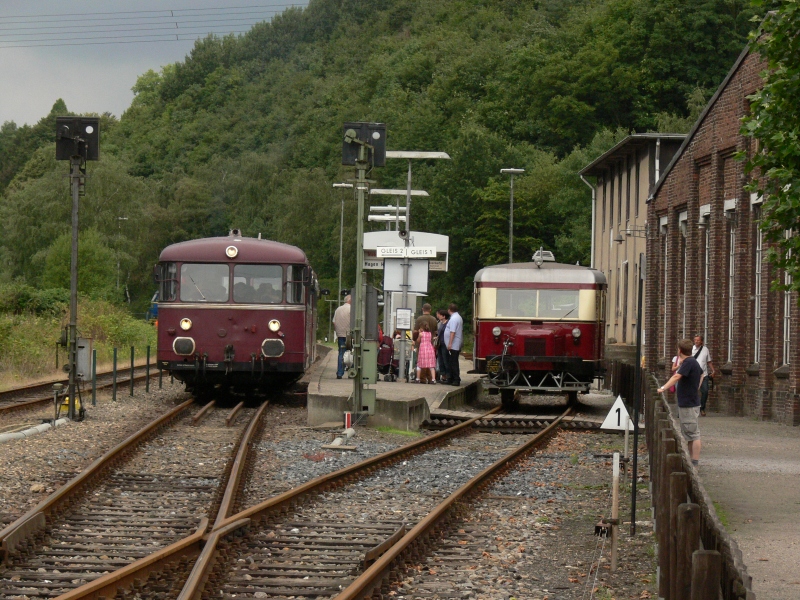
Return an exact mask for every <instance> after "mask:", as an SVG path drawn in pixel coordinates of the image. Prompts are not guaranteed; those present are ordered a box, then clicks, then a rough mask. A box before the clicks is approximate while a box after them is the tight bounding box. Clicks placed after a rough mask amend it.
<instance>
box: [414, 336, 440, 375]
mask: <svg viewBox="0 0 800 600" xmlns="http://www.w3.org/2000/svg"><path fill="white" fill-rule="evenodd" d="M432 339H433V336H432V335H431V330H430V327H428V322H427V321H423V322H422V323H421V324H420V329H419V335H418V336H417V341H416V344H417V381H418V382H419V383H436V353H435V352H434V351H433V344H432V343H431V340H432Z"/></svg>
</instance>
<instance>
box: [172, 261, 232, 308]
mask: <svg viewBox="0 0 800 600" xmlns="http://www.w3.org/2000/svg"><path fill="white" fill-rule="evenodd" d="M229 286H230V269H229V268H228V265H222V264H197V263H195V264H184V265H181V302H227V301H228V296H229V294H228V289H229Z"/></svg>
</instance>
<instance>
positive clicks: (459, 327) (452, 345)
mask: <svg viewBox="0 0 800 600" xmlns="http://www.w3.org/2000/svg"><path fill="white" fill-rule="evenodd" d="M447 312H448V313H449V314H450V320H449V321H447V326H446V327H445V328H444V337H445V342H446V343H447V374H448V376H449V377H450V385H461V370H460V368H459V366H458V355H459V354H461V345H462V344H463V343H464V319H462V318H461V315H460V314H458V307H457V306H456V305H455V304H451V305H450V306H448V307H447Z"/></svg>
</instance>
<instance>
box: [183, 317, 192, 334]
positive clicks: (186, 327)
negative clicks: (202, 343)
mask: <svg viewBox="0 0 800 600" xmlns="http://www.w3.org/2000/svg"><path fill="white" fill-rule="evenodd" d="M191 328H192V320H191V319H185V318H184V319H181V329H183V330H184V331H189V330H190V329H191Z"/></svg>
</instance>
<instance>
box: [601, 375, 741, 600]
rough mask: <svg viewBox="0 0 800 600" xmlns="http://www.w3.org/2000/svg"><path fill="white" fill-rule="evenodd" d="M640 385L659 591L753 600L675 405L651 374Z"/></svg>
mask: <svg viewBox="0 0 800 600" xmlns="http://www.w3.org/2000/svg"><path fill="white" fill-rule="evenodd" d="M631 368H632V367H631ZM613 380H614V381H615V380H616V378H614V379H613ZM632 380H633V377H631V381H632ZM644 387H645V390H644V391H645V410H644V413H645V435H646V439H647V448H648V453H649V455H650V480H651V482H652V494H653V495H652V504H653V507H654V510H655V521H656V529H655V537H656V543H657V548H658V556H657V558H658V565H659V580H658V596H659V597H660V598H664V599H665V600H718V599H719V598H722V599H723V600H738V599H742V600H754V599H755V594H754V593H753V592H752V578H751V577H750V576H749V575H748V574H747V567H745V565H744V562H743V561H742V553H741V551H740V550H739V547H738V546H737V544H736V542H735V541H734V540H733V539H732V538H731V537H730V535H728V533H727V531H726V530H725V528H724V527H723V525H722V523H721V522H720V520H719V518H718V517H717V514H716V511H715V510H714V505H713V504H712V502H711V498H710V497H709V496H708V494H707V493H706V491H705V488H704V487H703V485H702V484H701V483H700V480H699V478H698V476H697V471H696V470H695V468H694V467H693V466H692V461H691V458H690V456H689V453H688V447H687V445H686V443H685V442H684V440H683V438H682V436H681V433H680V424H679V422H678V420H677V418H676V416H677V414H673V411H674V412H675V413H677V409H675V408H674V407H671V406H670V405H669V404H668V403H667V402H666V401H665V399H664V397H663V396H662V395H661V394H658V392H657V391H656V390H657V389H658V384H657V383H656V380H655V377H654V376H653V375H649V376H648V377H647V378H646V381H645V386H644Z"/></svg>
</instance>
